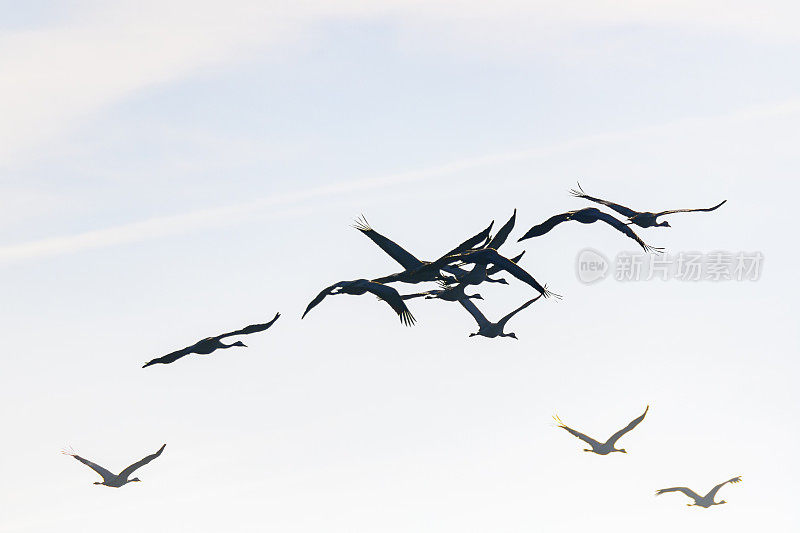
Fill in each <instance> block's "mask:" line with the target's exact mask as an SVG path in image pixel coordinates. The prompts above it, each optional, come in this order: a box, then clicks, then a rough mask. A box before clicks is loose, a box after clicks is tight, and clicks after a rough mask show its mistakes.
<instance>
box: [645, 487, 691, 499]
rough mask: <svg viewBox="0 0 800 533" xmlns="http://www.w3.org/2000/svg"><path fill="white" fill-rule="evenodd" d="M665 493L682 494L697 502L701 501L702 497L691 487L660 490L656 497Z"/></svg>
mask: <svg viewBox="0 0 800 533" xmlns="http://www.w3.org/2000/svg"><path fill="white" fill-rule="evenodd" d="M665 492H682V493H684V494H686V495H687V496H688V497H690V498H691V499H693V500H695V501H696V500H700V499H701V497H700V495H699V494H697V493H696V492H695V491H693V490H692V489H690V488H689V487H670V488H668V489H658V490H657V491H656V496H658V495H659V494H664V493H665Z"/></svg>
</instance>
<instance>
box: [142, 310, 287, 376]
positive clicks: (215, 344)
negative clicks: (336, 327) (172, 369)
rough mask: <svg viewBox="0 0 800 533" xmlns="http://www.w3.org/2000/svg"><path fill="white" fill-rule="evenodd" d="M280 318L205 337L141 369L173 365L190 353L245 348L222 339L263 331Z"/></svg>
mask: <svg viewBox="0 0 800 533" xmlns="http://www.w3.org/2000/svg"><path fill="white" fill-rule="evenodd" d="M279 316H281V314H280V313H276V314H275V318H273V319H272V320H270V321H269V322H267V323H265V324H253V325H252V326H247V327H246V328H242V329H237V330H236V331H231V332H229V333H223V334H222V335H217V336H216V337H206V338H205V339H203V340H201V341H198V342H196V343H195V344H192V345H191V346H188V347H186V348H182V349H180V350H177V351H174V352H172V353H168V354H167V355H164V356H161V357H157V358H155V359H153V360H151V361H148V362H147V363H145V364H144V366H142V368H147V367H148V366H150V365H155V364H157V363H162V364H169V363H174V362H175V361H177V360H178V359H180V358H181V357H183V356H185V355H189V354H190V353H196V354H200V355H208V354H210V353H211V352H214V351H216V350H220V349H225V348H232V347H234V346H242V347H245V348H246V347H247V345H246V344H245V343H243V342H242V341H236V342H234V343H233V344H224V343H223V342H222V339H224V338H225V337H232V336H234V335H249V334H251V333H258V332H259V331H264V330H265V329H267V328H269V327H270V326H271V325H272V324H274V323H275V321H276V320H278V317H279Z"/></svg>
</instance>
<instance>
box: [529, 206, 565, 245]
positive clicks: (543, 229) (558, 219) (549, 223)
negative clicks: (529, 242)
mask: <svg viewBox="0 0 800 533" xmlns="http://www.w3.org/2000/svg"><path fill="white" fill-rule="evenodd" d="M571 218H572V212H571V211H570V212H567V213H561V214H558V215H553V216H551V217H550V218H548V219H547V220H545V221H544V222H542V223H541V224H537V225H536V226H533V227H532V228H531V229H529V230H528V231H527V232H526V233H525V235H523V236H522V237H520V238H519V239H517V242H519V241H524V240H525V239H530V238H531V237H539V236H540V235H544V234H545V233H547V232H548V231H550V230H551V229H553V228H555V227H556V226H557V225H559V224H561V223H562V222H566V221H567V220H570V219H571Z"/></svg>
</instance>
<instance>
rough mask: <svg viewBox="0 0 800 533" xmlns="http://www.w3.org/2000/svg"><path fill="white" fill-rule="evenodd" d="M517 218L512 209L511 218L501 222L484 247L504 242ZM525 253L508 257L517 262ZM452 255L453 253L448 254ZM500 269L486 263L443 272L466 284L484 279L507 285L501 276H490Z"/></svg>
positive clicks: (492, 246) (515, 211)
mask: <svg viewBox="0 0 800 533" xmlns="http://www.w3.org/2000/svg"><path fill="white" fill-rule="evenodd" d="M516 219H517V210H516V209H514V214H512V215H511V218H510V219H508V222H506V223H505V224H503V227H501V228H500V230H499V231H498V232H497V235H495V236H494V237H492V238H490V239H489V242H487V243H486V246H484V248H492V249H494V250H497V249H499V248H500V246H502V245H503V243H505V242H506V239H507V238H508V236H509V234H510V233H511V230H512V229H514V222H515V221H516ZM524 254H525V252H524V251H523V252H522V253H521V254H519V255H518V256H516V257H514V258H512V259H510V261H511V262H512V263H516V262H518V261H519V260H520V259H522V256H523V255H524ZM448 255H453V254H448ZM447 268H457V267H447ZM501 270H502V268H501V267H499V266H498V265H492V266H491V267H487V265H475V266H474V267H473V268H472V270H470V271H468V272H464V271H463V270H462V269H458V271H457V272H451V271H450V270H445V272H448V273H451V274H453V275H455V277H456V279H455V282H457V283H463V284H466V285H480V284H481V283H483V282H484V281H488V282H490V283H502V284H503V285H508V282H507V281H506V280H505V279H503V278H498V279H494V278H491V277H490V276H493V275H494V274H497V273H498V272H500V271H501ZM447 281H448V282H450V283H454V281H452V280H447Z"/></svg>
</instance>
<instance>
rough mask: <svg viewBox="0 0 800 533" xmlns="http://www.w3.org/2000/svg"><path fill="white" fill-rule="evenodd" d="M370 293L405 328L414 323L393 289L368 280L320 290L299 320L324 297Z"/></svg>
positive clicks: (341, 283)
mask: <svg viewBox="0 0 800 533" xmlns="http://www.w3.org/2000/svg"><path fill="white" fill-rule="evenodd" d="M367 292H370V293H372V294H374V295H375V296H377V297H378V299H379V300H383V301H384V302H386V303H387V304H389V306H390V307H391V308H392V309H394V312H395V313H397V315H398V316H399V317H400V322H402V323H403V324H405V325H406V326H411V325H413V324H414V322H416V319H415V318H414V316H413V315H412V314H411V311H409V310H408V307H406V304H405V302H403V298H402V297H401V296H400V293H398V292H397V291H396V290H395V289H393V288H392V287H389V286H388V285H384V284H382V283H377V282H375V281H370V280H368V279H356V280H353V281H340V282H338V283H334V284H333V285H331V286H330V287H326V288H324V289H322V291H321V292H320V293H319V294H318V295H317V296H316V298H314V299H313V300H311V303H309V304H308V307H306V310H305V312H304V313H303V316H302V317H301V318H305V316H306V315H307V314H308V312H309V311H311V310H312V309H313V308H314V307H316V305H317V304H319V303H320V302H321V301H322V300H324V299H325V297H326V296H328V295H332V294H351V295H355V296H359V295H361V294H365V293H367Z"/></svg>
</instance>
